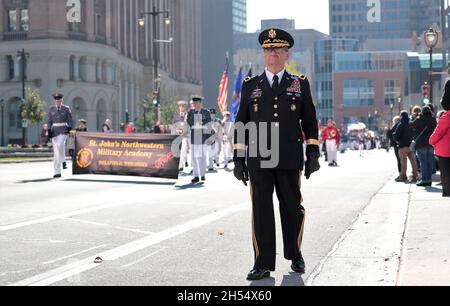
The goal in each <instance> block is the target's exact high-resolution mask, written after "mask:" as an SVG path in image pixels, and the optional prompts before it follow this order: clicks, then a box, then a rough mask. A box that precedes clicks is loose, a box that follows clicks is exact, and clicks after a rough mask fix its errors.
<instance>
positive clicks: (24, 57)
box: [17, 49, 30, 145]
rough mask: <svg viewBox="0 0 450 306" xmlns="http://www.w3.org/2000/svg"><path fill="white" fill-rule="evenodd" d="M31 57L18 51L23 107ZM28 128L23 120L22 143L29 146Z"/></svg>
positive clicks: (22, 51)
mask: <svg viewBox="0 0 450 306" xmlns="http://www.w3.org/2000/svg"><path fill="white" fill-rule="evenodd" d="M29 57H30V54H29V53H28V52H25V49H22V50H19V51H17V59H18V60H19V61H20V64H21V71H22V73H21V74H22V105H23V104H24V103H25V101H26V91H25V82H26V79H27V76H26V64H27V59H28V58H29ZM27 126H28V123H27V121H26V119H22V142H23V145H26V144H27Z"/></svg>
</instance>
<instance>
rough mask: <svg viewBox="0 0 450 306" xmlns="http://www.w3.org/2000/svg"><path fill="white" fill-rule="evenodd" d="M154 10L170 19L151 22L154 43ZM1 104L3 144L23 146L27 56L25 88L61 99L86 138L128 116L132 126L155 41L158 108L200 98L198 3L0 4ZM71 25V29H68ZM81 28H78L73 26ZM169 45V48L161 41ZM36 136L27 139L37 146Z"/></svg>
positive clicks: (40, 0)
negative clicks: (83, 123)
mask: <svg viewBox="0 0 450 306" xmlns="http://www.w3.org/2000/svg"><path fill="white" fill-rule="evenodd" d="M153 6H155V7H156V10H157V11H168V12H170V17H171V24H170V25H166V24H165V23H164V15H163V14H161V15H159V16H158V17H157V28H156V32H157V37H152V36H153V35H152V33H153V27H152V24H153V23H152V16H150V15H145V21H146V22H145V25H144V26H143V27H141V26H139V24H138V19H139V18H140V17H141V16H142V15H141V13H142V12H149V11H151V10H152V8H153ZM0 8H1V13H0V98H1V99H3V100H4V101H5V114H4V118H1V119H2V120H4V127H5V135H6V143H20V140H21V138H22V128H21V118H20V115H19V111H18V110H19V108H20V103H21V98H22V73H21V70H22V69H21V61H20V60H19V58H18V56H17V55H18V54H17V51H18V50H23V49H24V50H25V51H26V53H27V54H29V58H28V60H27V63H26V69H25V70H26V74H25V75H26V87H32V88H36V89H38V90H39V91H40V93H41V96H42V97H43V99H44V100H45V101H47V104H48V105H47V106H49V105H50V104H51V103H52V99H51V94H52V93H54V92H56V91H58V92H62V93H64V94H65V104H66V105H69V106H70V107H71V109H72V112H73V114H74V117H75V119H80V118H85V119H87V121H88V128H89V130H91V131H95V130H99V129H100V128H101V126H102V124H103V122H104V120H105V119H107V118H110V119H112V121H113V126H114V129H115V130H116V131H117V130H118V128H119V125H120V123H121V122H124V121H125V117H126V115H125V114H126V113H127V112H128V113H129V116H130V117H129V118H130V120H136V119H137V118H138V117H139V116H140V114H141V113H142V112H143V106H142V102H143V99H144V98H145V97H146V96H147V95H148V94H149V93H151V92H152V90H153V84H154V76H153V71H154V69H153V63H154V59H155V54H154V52H153V39H157V40H162V41H166V42H157V43H156V45H157V49H156V50H157V52H156V56H157V59H158V70H159V71H158V72H159V75H160V77H161V90H160V92H161V100H162V101H164V100H169V99H184V98H187V97H189V96H190V95H191V94H198V93H201V92H202V86H201V83H202V82H201V80H202V75H201V69H202V68H201V50H200V48H196V46H198V45H199V44H200V39H201V28H200V18H199V16H200V13H201V11H200V9H201V6H200V0H189V1H182V0H129V1H122V0H0ZM74 20H75V22H74ZM77 21H79V22H77ZM170 38H172V40H171V41H172V42H171V43H168V42H167V41H169V40H170ZM37 135H38V133H37V131H36V129H29V131H28V138H29V140H30V143H31V142H36V141H37V138H38V136H37Z"/></svg>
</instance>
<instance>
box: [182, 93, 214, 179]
mask: <svg viewBox="0 0 450 306" xmlns="http://www.w3.org/2000/svg"><path fill="white" fill-rule="evenodd" d="M202 101H203V98H201V97H194V98H192V102H193V105H194V109H192V110H191V111H189V114H188V117H187V124H188V125H189V126H190V128H191V145H192V146H191V147H192V152H191V153H192V167H193V168H194V179H193V180H192V183H193V184H195V183H198V182H200V179H201V180H202V181H205V180H206V178H205V174H206V151H207V148H206V147H207V145H206V143H207V141H208V139H209V138H210V137H211V131H210V130H211V115H210V113H209V111H208V110H207V109H204V108H202ZM208 127H209V131H208Z"/></svg>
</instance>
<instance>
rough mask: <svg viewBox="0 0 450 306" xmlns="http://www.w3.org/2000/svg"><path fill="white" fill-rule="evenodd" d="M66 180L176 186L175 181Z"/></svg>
mask: <svg viewBox="0 0 450 306" xmlns="http://www.w3.org/2000/svg"><path fill="white" fill-rule="evenodd" d="M64 181H65V182H83V183H87V182H89V183H90V182H92V183H108V184H130V185H157V186H174V185H175V183H174V182H172V183H171V182H144V181H113V180H91V179H89V180H84V179H67V180H64Z"/></svg>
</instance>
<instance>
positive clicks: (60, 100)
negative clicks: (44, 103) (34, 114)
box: [55, 98, 63, 106]
mask: <svg viewBox="0 0 450 306" xmlns="http://www.w3.org/2000/svg"><path fill="white" fill-rule="evenodd" d="M62 102H63V100H62V98H55V105H56V106H61V104H62Z"/></svg>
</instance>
